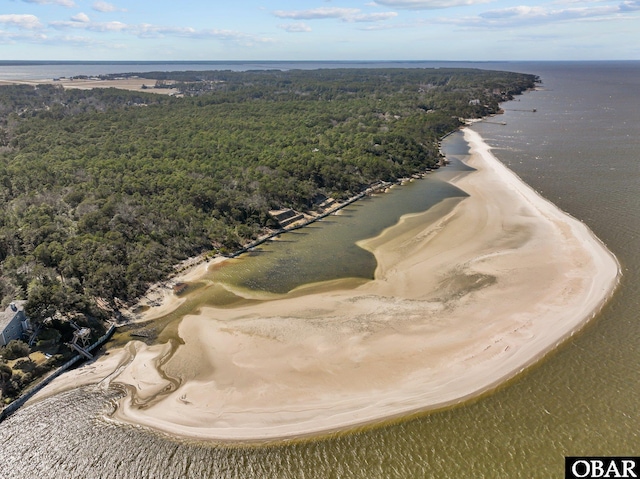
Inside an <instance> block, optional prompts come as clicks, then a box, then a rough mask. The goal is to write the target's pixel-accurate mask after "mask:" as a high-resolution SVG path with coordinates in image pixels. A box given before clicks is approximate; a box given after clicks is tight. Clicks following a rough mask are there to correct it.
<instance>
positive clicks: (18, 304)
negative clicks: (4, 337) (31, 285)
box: [0, 301, 25, 331]
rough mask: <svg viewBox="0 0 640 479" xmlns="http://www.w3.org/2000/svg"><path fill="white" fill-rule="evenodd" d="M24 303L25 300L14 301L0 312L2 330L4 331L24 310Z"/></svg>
mask: <svg viewBox="0 0 640 479" xmlns="http://www.w3.org/2000/svg"><path fill="white" fill-rule="evenodd" d="M24 303H25V301H13V302H12V303H11V304H10V305H9V306H7V309H5V310H4V311H3V312H1V313H0V331H3V330H4V328H6V327H7V326H8V325H9V323H10V322H11V320H12V319H13V318H14V317H15V315H16V314H18V313H19V312H20V311H24ZM14 308H15V309H14Z"/></svg>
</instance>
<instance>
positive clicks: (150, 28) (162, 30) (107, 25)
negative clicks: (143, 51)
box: [49, 19, 273, 46]
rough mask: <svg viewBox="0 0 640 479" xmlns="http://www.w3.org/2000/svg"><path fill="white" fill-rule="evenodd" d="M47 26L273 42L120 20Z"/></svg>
mask: <svg viewBox="0 0 640 479" xmlns="http://www.w3.org/2000/svg"><path fill="white" fill-rule="evenodd" d="M72 20H73V19H72ZM49 26H50V27H52V28H55V29H57V30H67V29H76V30H86V31H90V32H98V33H113V32H121V33H128V34H130V35H135V36H137V37H139V38H163V37H181V38H193V39H207V38H214V39H217V40H220V41H226V42H231V43H235V44H238V45H241V46H253V45H256V44H259V43H271V42H273V40H272V39H270V38H264V37H258V36H255V35H250V34H247V33H243V32H237V31H233V30H218V29H212V30H196V29H195V28H191V27H168V26H161V25H152V24H148V23H143V24H139V25H129V24H126V23H122V22H92V21H89V22H82V21H55V22H50V23H49Z"/></svg>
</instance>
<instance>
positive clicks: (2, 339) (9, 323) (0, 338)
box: [0, 301, 30, 346]
mask: <svg viewBox="0 0 640 479" xmlns="http://www.w3.org/2000/svg"><path fill="white" fill-rule="evenodd" d="M29 328H30V325H29V319H27V316H26V315H25V313H24V301H14V302H12V303H11V304H10V305H9V306H8V307H7V309H6V310H5V311H4V312H3V313H0V346H6V345H7V344H8V343H9V341H11V340H12V339H20V338H21V337H22V335H23V334H24V333H25V332H27V331H28V330H29Z"/></svg>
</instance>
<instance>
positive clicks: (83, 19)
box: [71, 13, 91, 23]
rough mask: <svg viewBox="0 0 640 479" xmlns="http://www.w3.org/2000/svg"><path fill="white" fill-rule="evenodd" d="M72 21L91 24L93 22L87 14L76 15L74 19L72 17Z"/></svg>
mask: <svg viewBox="0 0 640 479" xmlns="http://www.w3.org/2000/svg"><path fill="white" fill-rule="evenodd" d="M71 20H72V21H74V22H80V23H89V22H90V21H91V19H90V18H89V16H88V15H87V14H86V13H78V14H77V15H74V16H73V17H71Z"/></svg>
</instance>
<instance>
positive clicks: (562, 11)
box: [438, 0, 640, 28]
mask: <svg viewBox="0 0 640 479" xmlns="http://www.w3.org/2000/svg"><path fill="white" fill-rule="evenodd" d="M639 10H640V1H638V0H635V1H626V2H623V3H621V4H619V5H602V4H600V3H598V4H594V5H593V6H590V5H589V6H584V7H570V8H552V7H550V6H528V5H519V6H516V7H509V8H502V9H496V10H489V11H487V12H484V13H481V14H479V15H478V16H477V17H463V18H450V19H439V20H438V21H439V22H440V23H449V24H455V25H460V26H467V27H479V28H512V27H526V26H530V25H541V24H549V23H557V22H569V21H572V22H573V21H581V20H585V21H586V20H589V21H591V20H599V19H607V18H613V17H615V18H616V19H621V18H622V15H623V14H624V13H629V12H635V11H639Z"/></svg>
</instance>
